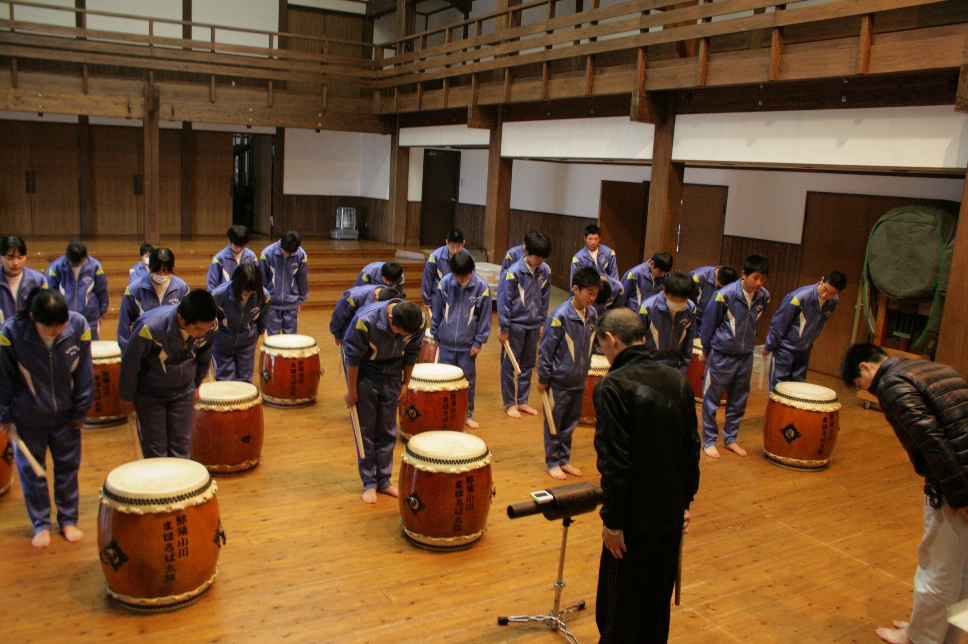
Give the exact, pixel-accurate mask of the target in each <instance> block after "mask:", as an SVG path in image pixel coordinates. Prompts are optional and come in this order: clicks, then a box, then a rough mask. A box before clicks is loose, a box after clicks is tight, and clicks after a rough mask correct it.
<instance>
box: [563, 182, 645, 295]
mask: <svg viewBox="0 0 968 644" xmlns="http://www.w3.org/2000/svg"><path fill="white" fill-rule="evenodd" d="M648 203H649V183H648V182H647V181H645V182H641V183H632V182H628V181H604V180H603V181H602V192H601V197H600V198H599V201H598V227H599V228H601V229H602V243H603V244H605V245H606V246H608V247H609V248H611V249H612V250H614V251H615V257H616V259H617V260H618V271H619V273H620V274H622V273H624V271H627V270H628V269H630V268H633V267H635V266H638V265H639V264H641V263H642V254H643V253H644V252H645V221H646V212H647V211H648V208H647V205H648ZM576 241H577V244H576V246H575V250H578V249H579V248H581V241H580V240H576ZM623 277H624V275H623Z"/></svg>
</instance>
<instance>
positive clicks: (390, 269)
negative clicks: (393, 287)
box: [380, 262, 403, 282]
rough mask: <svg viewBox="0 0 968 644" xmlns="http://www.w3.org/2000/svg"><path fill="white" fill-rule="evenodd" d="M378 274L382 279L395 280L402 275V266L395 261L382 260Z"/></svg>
mask: <svg viewBox="0 0 968 644" xmlns="http://www.w3.org/2000/svg"><path fill="white" fill-rule="evenodd" d="M380 275H382V276H383V278H384V279H387V280H389V281H391V282H396V281H397V280H398V279H400V276H401V275H403V266H400V264H397V263H396V262H383V266H381V267H380Z"/></svg>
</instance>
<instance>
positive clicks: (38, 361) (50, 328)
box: [0, 288, 94, 548]
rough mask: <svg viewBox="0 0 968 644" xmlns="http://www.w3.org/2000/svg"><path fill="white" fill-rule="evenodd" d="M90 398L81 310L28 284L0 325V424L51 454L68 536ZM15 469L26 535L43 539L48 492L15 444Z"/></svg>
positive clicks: (37, 453) (36, 451)
mask: <svg viewBox="0 0 968 644" xmlns="http://www.w3.org/2000/svg"><path fill="white" fill-rule="evenodd" d="M93 400H94V369H93V366H92V364H91V331H90V328H89V327H88V325H87V321H86V320H85V319H84V316H82V315H80V314H79V313H75V312H73V311H68V309H67V302H66V301H65V300H64V296H63V295H61V294H60V292H58V291H52V290H48V289H42V288H34V289H33V290H31V292H30V294H29V295H28V296H27V300H26V302H25V303H24V308H23V309H22V310H21V312H20V313H18V314H17V315H16V316H15V317H12V318H10V319H8V320H7V321H6V322H5V323H4V324H3V327H2V328H0V428H2V430H3V431H4V432H7V433H10V425H12V424H13V425H16V426H17V433H18V434H19V435H20V438H21V439H22V440H23V442H24V443H25V444H26V445H27V449H28V450H30V453H31V454H32V455H33V456H34V458H35V459H37V461H38V462H39V463H41V464H42V465H43V464H44V462H45V460H46V455H47V449H48V448H49V449H50V455H51V459H52V460H53V462H54V504H55V505H56V506H57V523H58V525H59V526H60V530H61V533H62V534H63V535H64V538H65V539H67V540H68V541H69V542H71V543H76V542H78V541H80V540H81V538H82V537H83V536H84V533H82V532H81V531H80V530H79V529H78V528H77V520H78V502H79V498H80V492H79V490H78V485H77V470H78V468H79V467H80V465H81V428H82V427H83V426H84V416H85V414H86V413H87V410H88V408H89V407H90V406H91V402H92V401H93ZM17 473H18V475H19V478H20V487H21V489H22V490H23V494H24V502H25V503H26V505H27V515H28V516H29V517H30V521H31V523H32V524H33V528H34V536H33V540H32V541H31V543H32V544H33V545H34V546H36V547H38V548H46V547H47V546H48V545H50V527H51V519H50V494H49V493H48V491H47V479H45V478H41V477H38V476H37V475H35V474H34V472H33V470H32V469H31V468H30V465H29V464H28V461H27V459H26V457H25V456H24V455H23V453H21V452H20V450H17Z"/></svg>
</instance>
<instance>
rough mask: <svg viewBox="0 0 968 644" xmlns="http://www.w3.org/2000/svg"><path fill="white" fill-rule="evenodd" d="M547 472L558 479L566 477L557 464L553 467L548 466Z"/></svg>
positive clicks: (561, 479) (562, 479)
mask: <svg viewBox="0 0 968 644" xmlns="http://www.w3.org/2000/svg"><path fill="white" fill-rule="evenodd" d="M548 474H550V475H551V478H553V479H558V480H559V481H564V480H565V479H566V478H568V477H567V476H565V473H564V472H562V471H561V468H560V467H558V466H557V465H555V466H554V467H551V468H548Z"/></svg>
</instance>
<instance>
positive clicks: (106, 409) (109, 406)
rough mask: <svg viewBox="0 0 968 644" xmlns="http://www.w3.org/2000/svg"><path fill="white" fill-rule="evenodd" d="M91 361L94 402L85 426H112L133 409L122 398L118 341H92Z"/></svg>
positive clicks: (122, 420)
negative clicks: (92, 364) (92, 366)
mask: <svg viewBox="0 0 968 644" xmlns="http://www.w3.org/2000/svg"><path fill="white" fill-rule="evenodd" d="M91 362H93V363H94V401H93V402H92V403H91V408H90V409H88V410H87V418H86V419H85V421H84V422H85V423H86V424H87V425H113V424H117V423H122V422H124V419H125V418H126V417H127V415H128V414H129V413H130V412H132V411H134V406H133V405H132V404H131V403H127V402H122V400H121V347H120V346H119V345H118V343H117V342H108V341H104V340H95V341H94V342H91Z"/></svg>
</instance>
